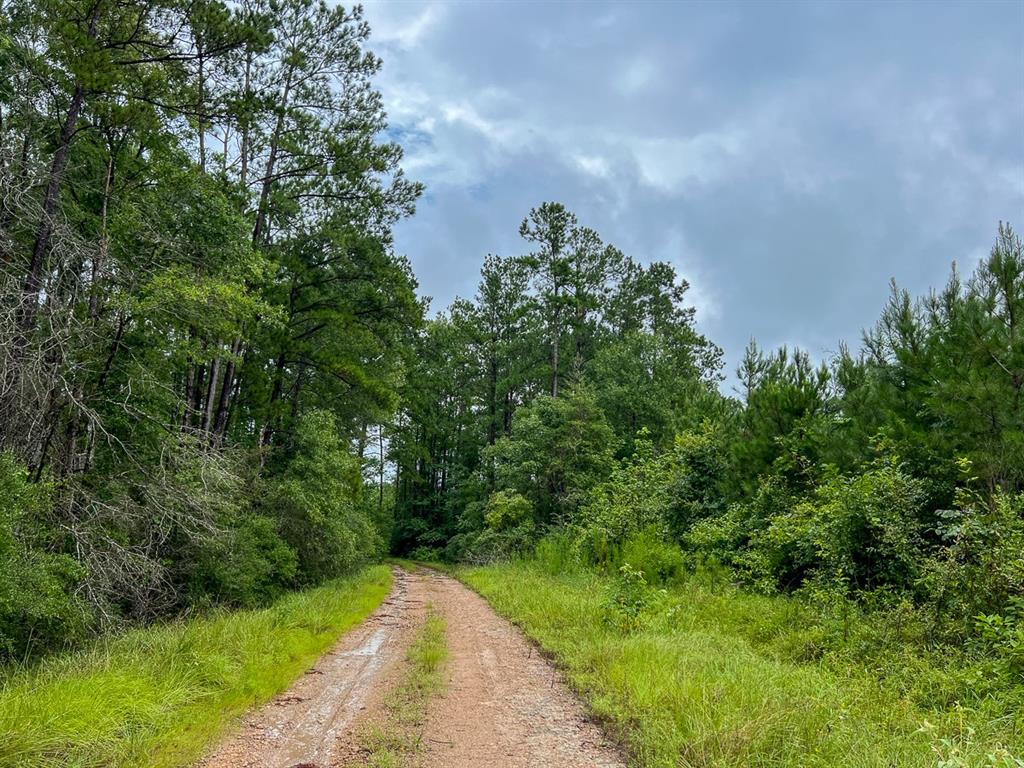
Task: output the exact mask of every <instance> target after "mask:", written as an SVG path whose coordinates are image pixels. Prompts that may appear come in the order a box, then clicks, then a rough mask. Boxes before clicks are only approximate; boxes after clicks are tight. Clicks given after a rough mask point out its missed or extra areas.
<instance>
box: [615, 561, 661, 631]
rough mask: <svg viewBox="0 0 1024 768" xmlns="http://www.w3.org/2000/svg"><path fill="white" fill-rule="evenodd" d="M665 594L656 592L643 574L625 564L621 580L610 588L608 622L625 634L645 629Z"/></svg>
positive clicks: (621, 570)
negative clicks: (654, 607)
mask: <svg viewBox="0 0 1024 768" xmlns="http://www.w3.org/2000/svg"><path fill="white" fill-rule="evenodd" d="M664 594H665V592H664V591H663V590H662V591H657V590H655V589H654V588H653V587H652V586H651V585H650V584H648V583H647V579H646V578H645V577H644V573H643V571H641V570H638V569H636V568H634V567H633V566H631V565H630V564H629V563H623V564H622V565H621V566H620V567H619V575H618V577H617V578H616V579H615V580H614V581H613V582H612V583H611V585H610V586H609V588H608V595H607V597H606V598H605V603H604V620H605V623H607V624H610V625H612V626H614V627H617V628H618V629H619V630H621V631H623V632H635V631H637V630H638V629H641V628H642V627H643V626H644V624H645V623H646V619H647V614H648V612H649V611H650V609H651V607H652V605H653V604H654V603H655V602H656V601H657V600H658V598H659V597H663V596H664Z"/></svg>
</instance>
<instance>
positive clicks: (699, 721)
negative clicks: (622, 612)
mask: <svg viewBox="0 0 1024 768" xmlns="http://www.w3.org/2000/svg"><path fill="white" fill-rule="evenodd" d="M458 575H459V576H460V578H462V579H463V580H464V581H465V582H466V583H467V584H469V585H470V586H471V587H473V588H474V589H476V590H477V591H478V592H479V593H480V594H482V595H483V596H484V597H485V598H486V599H487V600H488V601H489V602H490V603H491V605H492V606H493V607H494V608H495V609H496V610H497V611H498V612H499V613H501V614H502V615H504V616H506V617H507V618H509V619H510V620H511V621H513V622H514V623H516V624H518V625H519V626H521V627H522V628H523V630H524V631H525V632H526V633H527V634H529V635H530V636H532V637H533V638H534V639H535V640H537V641H538V642H539V643H540V645H541V646H542V647H543V648H544V649H545V650H546V651H548V652H550V653H551V654H552V655H553V656H554V658H555V659H556V661H557V662H558V663H559V664H560V665H561V666H562V667H563V668H564V669H565V670H566V672H567V673H568V675H569V677H570V679H571V680H572V681H573V683H574V685H575V686H576V687H577V689H578V690H579V691H580V693H581V694H582V695H583V696H584V698H585V699H586V700H587V701H588V702H589V704H590V706H591V708H592V710H593V711H594V713H595V714H596V715H597V716H598V717H600V718H602V719H603V720H604V721H605V722H606V723H607V725H608V727H609V730H610V731H611V732H612V733H613V735H617V736H618V737H619V738H620V739H621V740H622V741H623V742H624V743H626V744H627V746H628V747H629V749H630V753H631V755H632V762H633V764H634V765H637V766H641V767H642V768H669V767H670V766H671V767H672V768H677V767H679V766H687V767H693V766H701V767H708V766H715V767H716V768H724V767H726V766H728V767H730V768H732V767H735V768H739V767H740V766H744V767H748V766H749V767H753V766H765V767H767V766H772V768H788V767H794V768H795V767H796V766H800V767H801V768H811V767H820V768H826V767H827V768H833V767H834V768H854V767H856V768H875V767H877V768H883V767H885V768H891V767H893V766H901V767H902V766H908V767H915V768H916V767H917V766H920V767H921V768H924V767H925V766H928V768H935V767H936V766H941V768H968V766H970V767H971V768H976V767H981V766H986V767H987V766H998V767H999V768H1018V766H1024V761H1022V760H1021V759H1020V758H1019V757H1014V756H1013V755H1012V754H1011V753H1013V752H1017V753H1018V754H1019V752H1018V750H1019V749H1020V747H1021V746H1022V738H1021V731H1022V727H1024V716H1022V715H1021V713H1020V711H1019V710H1018V711H1017V714H1013V712H1014V711H1015V705H1014V704H1013V703H1012V702H1008V701H1007V700H1006V699H1002V700H1000V699H998V697H993V696H992V695H989V694H984V695H978V696H973V695H971V688H970V686H969V685H968V686H967V687H964V688H963V692H964V693H965V694H966V695H965V697H964V699H963V700H961V701H951V702H948V705H945V704H943V705H941V706H940V705H936V706H934V707H931V708H928V707H923V706H921V705H920V704H919V703H917V702H916V701H915V695H917V694H919V693H920V690H921V688H920V687H918V688H911V689H908V688H907V687H906V682H907V678H908V677H913V678H914V685H916V686H924V687H925V688H927V686H928V685H930V684H932V683H935V684H936V685H939V684H941V680H942V678H943V676H944V675H946V674H947V673H948V672H949V670H947V669H944V668H941V667H934V666H931V662H929V660H928V659H927V658H926V657H912V656H909V655H908V656H906V657H902V658H893V659H890V661H889V662H887V663H891V664H893V665H897V666H898V665H903V666H902V667H901V668H899V669H894V670H892V672H893V674H892V676H891V677H890V676H888V675H887V674H886V671H885V670H879V669H869V668H867V667H866V666H864V665H858V664H856V663H853V662H851V661H849V660H846V659H843V658H839V657H836V658H828V657H824V656H822V657H818V658H815V659H812V660H809V661H801V656H802V654H804V653H805V651H806V647H805V646H806V642H807V639H808V636H809V635H810V636H813V634H814V629H815V628H814V627H813V626H808V625H807V623H806V619H807V616H806V614H802V613H801V612H800V611H799V610H798V609H797V607H796V606H795V602H794V601H792V600H789V599H785V598H771V597H763V596H757V595H750V594H746V593H743V592H738V591H723V590H721V589H711V588H707V587H704V586H702V585H701V584H699V583H697V582H696V581H694V582H693V583H684V584H680V585H678V586H676V587H674V588H672V589H671V590H669V591H668V592H666V593H653V595H652V596H651V600H650V604H649V605H648V606H647V607H645V608H644V609H643V611H642V613H641V614H639V615H637V616H635V617H631V618H633V619H636V620H635V621H633V620H631V621H629V622H625V623H624V622H621V621H616V620H615V619H614V615H612V620H609V617H610V609H609V606H610V605H614V603H612V598H613V597H614V596H615V595H616V589H617V588H618V587H617V583H616V580H615V579H612V578H609V577H602V576H598V575H595V574H592V573H585V572H580V573H569V574H559V575H552V574H551V573H549V572H547V571H545V570H543V569H541V568H539V567H536V566H533V565H531V564H530V563H512V564H501V565H493V566H488V567H483V568H469V569H461V570H459V571H458ZM611 613H612V614H614V611H612V612H611ZM915 692H916V693H915ZM1007 713H1009V714H1007Z"/></svg>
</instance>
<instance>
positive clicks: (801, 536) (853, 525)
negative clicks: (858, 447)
mask: <svg viewBox="0 0 1024 768" xmlns="http://www.w3.org/2000/svg"><path fill="white" fill-rule="evenodd" d="M921 501H922V491H921V484H920V482H919V481H917V480H915V479H914V478H912V477H910V476H909V475H907V474H906V473H905V472H904V471H903V469H901V468H900V466H899V465H898V464H896V463H889V464H886V465H884V466H881V467H879V468H876V469H872V470H869V471H867V472H865V473H863V474H860V475H856V476H854V477H842V476H835V477H832V478H829V479H828V480H826V481H825V482H824V483H822V484H821V485H819V486H818V487H817V488H815V490H814V492H813V494H812V495H811V496H810V497H809V498H808V499H807V500H805V501H802V502H800V503H798V504H796V505H795V506H794V507H793V508H792V509H790V510H777V511H776V513H775V514H774V515H773V517H772V518H771V520H770V523H769V525H768V527H767V528H766V529H765V530H763V531H761V532H758V533H757V534H755V535H754V536H753V537H752V541H751V544H750V546H751V548H752V550H754V552H755V553H756V555H757V561H758V563H759V564H761V566H762V567H764V568H766V569H767V573H764V574H761V575H762V576H763V577H770V578H773V579H774V580H776V581H777V583H778V584H779V585H780V586H785V587H797V586H800V585H802V584H803V583H805V582H806V581H808V580H814V581H817V582H819V583H831V584H835V585H838V586H839V588H840V589H842V590H845V591H846V592H848V593H849V594H855V593H857V592H861V591H865V590H871V589H875V588H879V587H895V588H899V589H910V588H911V587H912V586H913V585H914V583H915V581H916V579H917V577H918V572H919V566H920V560H921V553H922V546H921V545H922V540H921V536H922V531H921V526H920V523H919V514H920V505H921Z"/></svg>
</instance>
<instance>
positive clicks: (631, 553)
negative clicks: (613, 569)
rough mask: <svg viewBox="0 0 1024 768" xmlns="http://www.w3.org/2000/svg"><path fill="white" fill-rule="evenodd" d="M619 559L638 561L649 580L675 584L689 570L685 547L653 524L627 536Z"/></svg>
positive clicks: (630, 561) (625, 561)
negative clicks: (681, 547) (668, 538)
mask: <svg viewBox="0 0 1024 768" xmlns="http://www.w3.org/2000/svg"><path fill="white" fill-rule="evenodd" d="M620 562H621V563H622V564H628V563H633V564H635V566H636V568H638V569H639V570H640V572H641V573H643V575H644V578H645V579H646V580H647V582H648V583H649V584H672V583H675V582H677V581H679V580H680V579H681V578H682V577H683V576H684V574H685V573H686V559H685V558H684V556H683V552H682V550H680V549H679V546H678V545H677V544H675V543H673V542H671V541H668V540H666V538H665V537H664V536H661V535H660V534H659V532H658V531H657V529H653V528H648V529H647V530H644V531H640V532H639V533H637V534H635V535H634V536H631V537H630V538H628V539H626V541H625V542H624V543H623V545H622V551H621V555H620Z"/></svg>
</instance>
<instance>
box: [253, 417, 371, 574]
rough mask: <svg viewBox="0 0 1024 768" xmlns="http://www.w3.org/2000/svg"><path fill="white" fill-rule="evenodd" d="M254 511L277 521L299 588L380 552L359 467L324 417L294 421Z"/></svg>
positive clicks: (329, 419) (330, 421) (348, 567)
mask: <svg viewBox="0 0 1024 768" xmlns="http://www.w3.org/2000/svg"><path fill="white" fill-rule="evenodd" d="M260 507H261V509H262V510H264V514H265V515H267V516H268V517H272V518H273V519H275V520H277V521H278V525H279V530H280V535H281V538H282V539H284V541H285V542H287V544H288V546H289V547H291V549H292V550H294V551H295V553H296V554H297V557H298V570H297V574H296V578H297V580H298V581H299V583H302V584H315V583H318V582H320V581H322V580H324V579H327V578H332V577H334V576H337V575H339V574H342V573H344V572H346V571H348V570H350V569H351V568H353V567H355V566H356V565H358V564H360V563H363V562H365V561H366V560H368V559H370V558H373V557H375V556H378V555H379V554H380V552H381V547H382V542H381V541H380V539H379V537H378V535H377V531H376V529H375V528H374V525H373V522H372V520H371V518H370V515H369V511H368V510H367V509H366V508H365V507H364V497H363V493H362V476H361V467H360V465H359V462H358V461H356V460H355V458H354V457H353V456H352V455H351V454H350V453H349V452H348V450H347V449H346V448H345V446H344V445H343V444H342V442H341V440H340V439H339V437H338V433H337V428H336V426H335V422H334V417H333V416H332V415H331V414H330V413H327V412H325V411H311V412H309V413H307V414H304V415H303V417H302V418H301V419H300V420H299V422H298V423H297V425H296V430H295V434H294V436H293V437H292V441H291V444H290V445H289V447H288V456H287V459H285V460H284V461H283V465H282V467H281V468H280V470H279V471H278V472H276V473H275V474H274V475H273V476H272V477H271V478H270V479H269V480H268V488H267V492H266V496H265V497H264V499H263V500H262V501H261V502H260Z"/></svg>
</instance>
